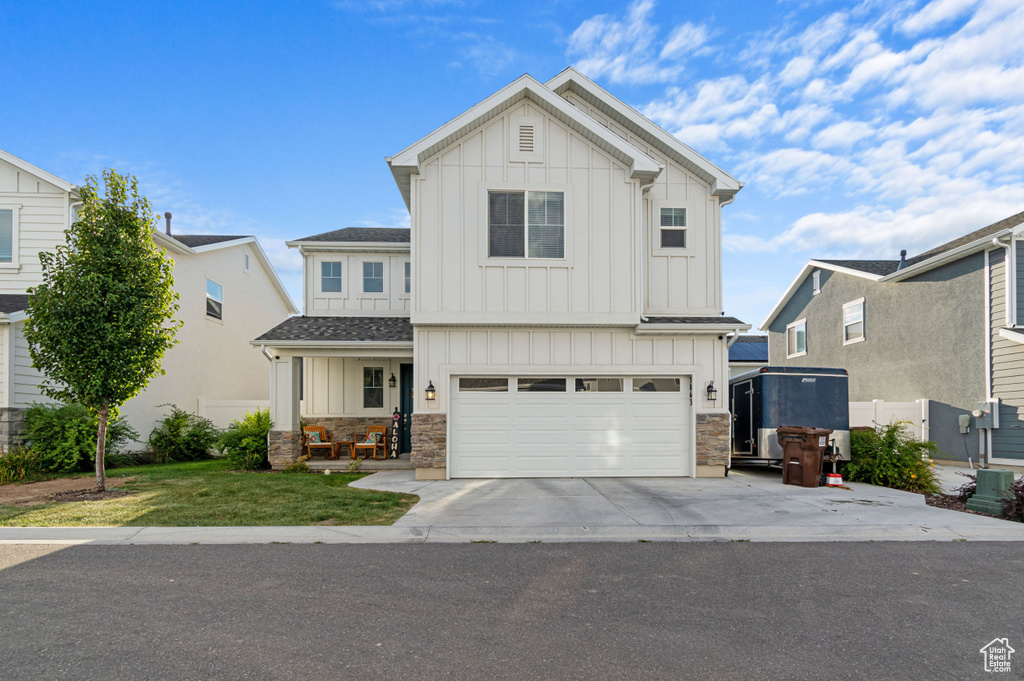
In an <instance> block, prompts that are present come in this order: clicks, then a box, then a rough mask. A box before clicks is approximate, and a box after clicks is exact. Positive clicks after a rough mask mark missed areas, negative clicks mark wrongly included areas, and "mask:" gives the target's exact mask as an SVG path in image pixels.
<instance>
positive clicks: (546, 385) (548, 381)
mask: <svg viewBox="0 0 1024 681" xmlns="http://www.w3.org/2000/svg"><path fill="white" fill-rule="evenodd" d="M565 380H566V379H564V378H520V379H519V380H518V388H517V389H518V390H519V392H521V393H564V392H565Z"/></svg>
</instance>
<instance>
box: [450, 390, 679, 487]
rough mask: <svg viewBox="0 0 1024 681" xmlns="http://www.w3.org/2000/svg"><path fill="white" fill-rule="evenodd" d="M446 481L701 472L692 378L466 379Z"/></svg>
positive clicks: (457, 403)
mask: <svg viewBox="0 0 1024 681" xmlns="http://www.w3.org/2000/svg"><path fill="white" fill-rule="evenodd" d="M449 383H450V385H449V387H450V389H451V393H450V396H451V399H450V403H449V405H450V406H449V415H448V455H449V460H448V463H449V477H452V478H516V477H679V476H692V475H693V474H694V470H695V455H694V452H695V444H696V443H695V423H694V421H695V412H694V407H693V405H692V404H691V402H692V394H691V385H692V377H691V376H689V375H683V374H678V375H671V376H666V375H659V374H655V373H652V374H649V375H642V374H635V375H625V376H607V375H601V376H568V375H550V374H548V375H540V376H538V375H514V376H500V375H495V374H490V375H487V376H482V375H476V376H469V375H461V376H453V377H452V378H451V380H450V382H449Z"/></svg>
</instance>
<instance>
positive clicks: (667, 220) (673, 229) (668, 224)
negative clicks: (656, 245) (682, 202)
mask: <svg viewBox="0 0 1024 681" xmlns="http://www.w3.org/2000/svg"><path fill="white" fill-rule="evenodd" d="M661 247H662V248H686V209H685V208H662V209H661Z"/></svg>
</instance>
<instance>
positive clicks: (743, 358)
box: [729, 336, 768, 362]
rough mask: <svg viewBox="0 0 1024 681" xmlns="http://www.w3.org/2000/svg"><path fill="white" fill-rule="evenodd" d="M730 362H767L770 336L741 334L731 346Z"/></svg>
mask: <svg viewBox="0 0 1024 681" xmlns="http://www.w3.org/2000/svg"><path fill="white" fill-rule="evenodd" d="M729 361H730V362H767V361H768V336H740V337H739V338H737V339H736V342H735V343H733V344H732V345H731V346H729Z"/></svg>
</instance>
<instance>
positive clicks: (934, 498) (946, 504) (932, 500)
mask: <svg viewBox="0 0 1024 681" xmlns="http://www.w3.org/2000/svg"><path fill="white" fill-rule="evenodd" d="M924 501H925V503H926V504H928V505H929V506H936V507H938V508H945V509H949V510H950V511H960V512H962V513H971V514H973V515H983V516H988V517H989V518H999V516H997V515H992V514H991V513H981V512H979V511H969V510H968V509H967V502H966V501H961V500H960V497H959V496H957V495H955V494H925V495H924ZM1002 519H1003V520H1005V518H1002Z"/></svg>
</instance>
